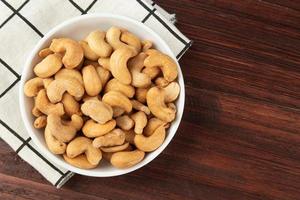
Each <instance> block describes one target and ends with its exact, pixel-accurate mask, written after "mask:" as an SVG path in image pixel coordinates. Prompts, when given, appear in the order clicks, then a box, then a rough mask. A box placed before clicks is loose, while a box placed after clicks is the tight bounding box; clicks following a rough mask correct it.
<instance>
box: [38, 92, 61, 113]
mask: <svg viewBox="0 0 300 200" xmlns="http://www.w3.org/2000/svg"><path fill="white" fill-rule="evenodd" d="M35 106H36V108H37V109H38V110H39V111H41V112H42V113H44V114H46V115H49V114H56V115H59V116H61V115H63V114H64V113H65V111H64V107H63V104H62V103H57V104H53V103H51V102H50V101H49V99H48V97H47V94H46V90H45V89H42V90H40V91H39V93H38V95H37V97H36V99H35Z"/></svg>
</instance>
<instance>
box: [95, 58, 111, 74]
mask: <svg viewBox="0 0 300 200" xmlns="http://www.w3.org/2000/svg"><path fill="white" fill-rule="evenodd" d="M98 63H99V65H100V66H102V67H103V68H104V69H107V70H108V71H110V64H109V63H110V58H99V59H98Z"/></svg>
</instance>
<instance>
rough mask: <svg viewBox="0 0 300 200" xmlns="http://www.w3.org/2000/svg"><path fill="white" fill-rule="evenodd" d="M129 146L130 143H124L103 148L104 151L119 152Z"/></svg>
mask: <svg viewBox="0 0 300 200" xmlns="http://www.w3.org/2000/svg"><path fill="white" fill-rule="evenodd" d="M128 147H129V143H128V142H127V143H124V144H122V145H118V146H113V147H101V150H102V151H103V152H107V153H112V152H118V151H123V150H125V149H127V148H128Z"/></svg>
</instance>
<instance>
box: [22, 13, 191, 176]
mask: <svg viewBox="0 0 300 200" xmlns="http://www.w3.org/2000/svg"><path fill="white" fill-rule="evenodd" d="M89 18H111V19H114V20H123V21H129V22H130V23H133V24H134V25H136V26H138V27H142V28H143V29H145V30H146V31H147V32H149V33H150V34H152V35H154V36H155V37H156V38H157V39H158V41H159V43H161V45H163V46H164V48H165V49H166V51H168V55H169V56H170V57H172V58H173V59H174V60H175V62H176V64H177V66H178V70H179V74H180V76H181V80H182V81H181V83H180V81H179V84H180V93H181V94H180V96H182V98H181V99H179V98H178V101H179V100H180V101H181V102H180V104H181V105H182V106H180V107H179V108H178V110H177V112H178V113H179V114H177V116H176V117H177V119H176V120H178V123H176V124H173V126H174V127H175V128H174V133H173V134H172V135H171V137H170V139H169V140H168V141H167V139H165V141H164V142H163V144H162V145H161V146H160V147H159V148H158V149H156V150H155V151H153V152H151V153H152V157H151V158H150V159H148V160H145V158H144V159H143V161H144V162H143V161H141V162H140V163H138V164H137V165H134V166H132V167H129V168H125V169H118V170H117V171H111V172H101V171H100V172H95V171H91V170H87V169H81V168H77V167H74V166H72V165H70V164H69V163H67V162H66V161H62V160H60V159H58V158H57V157H56V155H54V154H52V153H51V152H50V151H49V150H48V149H47V147H44V146H45V145H44V144H42V143H41V142H40V141H39V139H38V138H37V136H36V135H35V133H34V132H33V131H32V130H33V129H34V127H33V125H32V122H31V120H30V119H28V118H27V116H26V111H25V98H27V97H26V96H25V94H24V90H23V88H24V84H25V81H27V80H25V74H27V73H28V71H29V68H32V65H31V62H32V60H33V59H34V57H35V56H36V54H37V53H38V51H39V50H40V49H41V48H42V46H43V44H44V43H45V42H46V40H48V39H49V38H51V37H53V34H55V33H56V32H59V30H60V29H62V28H64V27H66V26H69V25H71V24H73V23H77V22H79V21H81V20H82V21H84V20H87V19H89ZM184 106H185V84H184V77H183V74H182V71H181V68H180V65H179V63H178V61H177V59H176V57H175V56H174V54H173V52H172V51H171V49H170V47H169V45H168V44H167V43H166V42H165V41H164V40H163V39H162V38H161V37H160V36H159V35H158V34H157V33H156V32H154V31H153V30H152V29H150V28H149V27H147V26H146V25H144V24H143V23H141V22H139V21H136V20H133V19H131V18H128V17H125V16H121V15H115V14H108V13H97V14H86V15H82V16H77V17H74V18H71V19H68V20H66V21H64V22H62V23H60V24H58V25H56V26H55V27H53V28H52V29H51V30H50V31H48V32H47V33H46V34H45V35H44V37H43V38H41V39H40V40H39V42H38V43H37V44H36V45H35V46H34V48H33V49H32V51H31V52H30V53H29V55H28V56H27V59H26V62H25V65H24V68H23V70H22V76H21V81H20V85H19V107H20V111H21V117H22V121H23V123H24V125H25V128H26V131H27V132H28V134H29V136H30V137H31V138H32V140H33V143H34V144H35V145H36V146H37V148H38V150H40V153H41V154H42V155H44V156H45V157H46V158H47V159H49V160H50V161H51V162H53V163H54V164H56V165H58V166H60V167H63V168H65V169H67V170H69V171H72V172H74V173H78V174H81V175H85V176H93V177H112V176H119V175H123V174H127V173H130V172H133V171H135V170H137V169H140V168H142V167H144V166H145V165H147V164H148V163H150V162H151V161H152V160H154V159H155V158H156V157H157V156H158V155H160V154H161V152H162V151H163V150H164V149H165V148H166V147H167V146H168V144H169V143H170V142H171V140H172V139H173V137H174V136H175V134H176V132H177V130H178V127H179V125H180V123H181V119H182V115H183V111H184ZM171 126H172V125H171ZM168 134H171V132H170V131H169V133H168ZM166 138H167V137H166Z"/></svg>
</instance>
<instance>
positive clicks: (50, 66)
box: [33, 54, 62, 78]
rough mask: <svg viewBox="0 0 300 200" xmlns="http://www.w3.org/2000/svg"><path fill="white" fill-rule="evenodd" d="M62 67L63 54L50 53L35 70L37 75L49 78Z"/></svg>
mask: <svg viewBox="0 0 300 200" xmlns="http://www.w3.org/2000/svg"><path fill="white" fill-rule="evenodd" d="M61 67H62V61H61V56H60V55H59V54H50V55H48V56H47V57H46V58H44V59H43V60H42V61H41V62H40V63H38V64H37V65H36V66H35V67H34V68H33V71H34V73H35V75H37V76H38V77H41V78H48V77H50V76H52V75H54V74H55V73H56V72H58V70H60V68H61Z"/></svg>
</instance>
